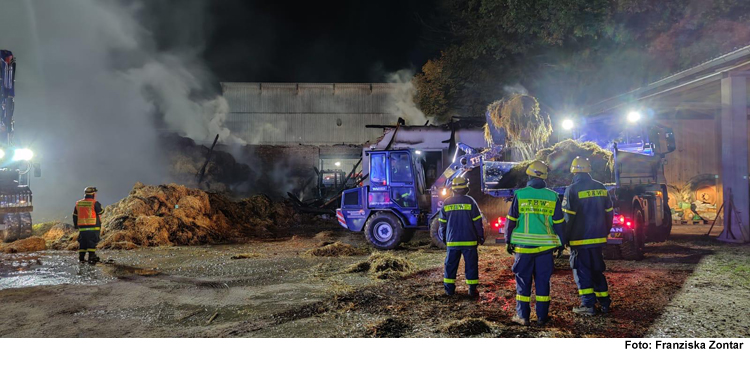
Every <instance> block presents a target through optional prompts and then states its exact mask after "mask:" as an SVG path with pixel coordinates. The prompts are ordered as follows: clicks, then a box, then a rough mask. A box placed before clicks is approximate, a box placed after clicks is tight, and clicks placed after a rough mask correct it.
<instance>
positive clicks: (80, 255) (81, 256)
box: [78, 252, 86, 263]
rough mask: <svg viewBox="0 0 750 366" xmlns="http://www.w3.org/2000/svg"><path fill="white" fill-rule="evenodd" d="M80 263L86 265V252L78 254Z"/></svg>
mask: <svg viewBox="0 0 750 366" xmlns="http://www.w3.org/2000/svg"><path fill="white" fill-rule="evenodd" d="M78 261H79V262H81V263H86V252H79V253H78Z"/></svg>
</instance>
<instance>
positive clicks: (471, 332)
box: [440, 318, 492, 337]
mask: <svg viewBox="0 0 750 366" xmlns="http://www.w3.org/2000/svg"><path fill="white" fill-rule="evenodd" d="M440 331H441V332H443V333H447V334H450V335H452V336H457V337H470V336H475V335H480V334H484V333H489V332H491V331H492V326H491V325H490V323H488V322H487V321H486V320H484V319H483V318H464V319H461V320H454V321H452V322H450V323H448V324H445V325H443V326H442V327H441V328H440Z"/></svg>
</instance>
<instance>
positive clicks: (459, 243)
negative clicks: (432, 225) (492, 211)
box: [438, 194, 484, 247]
mask: <svg viewBox="0 0 750 366" xmlns="http://www.w3.org/2000/svg"><path fill="white" fill-rule="evenodd" d="M438 222H439V223H440V236H441V238H442V239H443V240H445V244H446V245H447V246H449V247H465V246H474V245H477V244H478V242H483V241H484V224H483V223H482V212H480V211H479V206H478V205H477V202H476V201H474V199H473V198H471V197H470V196H466V195H460V194H456V195H454V196H453V197H449V198H448V199H446V200H445V202H444V203H443V207H442V208H441V209H440V212H439V213H438Z"/></svg>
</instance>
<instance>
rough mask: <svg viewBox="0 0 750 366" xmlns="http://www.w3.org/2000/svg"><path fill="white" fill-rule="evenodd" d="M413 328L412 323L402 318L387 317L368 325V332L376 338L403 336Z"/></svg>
mask: <svg viewBox="0 0 750 366" xmlns="http://www.w3.org/2000/svg"><path fill="white" fill-rule="evenodd" d="M411 329H412V327H411V325H409V324H407V323H406V322H404V321H403V320H401V319H398V318H386V319H385V320H382V321H380V322H378V323H376V324H373V325H371V326H370V327H368V330H367V333H368V334H369V335H370V336H373V337H376V338H401V337H403V336H404V334H406V332H408V331H410V330H411Z"/></svg>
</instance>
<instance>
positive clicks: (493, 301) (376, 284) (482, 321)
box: [0, 226, 750, 337]
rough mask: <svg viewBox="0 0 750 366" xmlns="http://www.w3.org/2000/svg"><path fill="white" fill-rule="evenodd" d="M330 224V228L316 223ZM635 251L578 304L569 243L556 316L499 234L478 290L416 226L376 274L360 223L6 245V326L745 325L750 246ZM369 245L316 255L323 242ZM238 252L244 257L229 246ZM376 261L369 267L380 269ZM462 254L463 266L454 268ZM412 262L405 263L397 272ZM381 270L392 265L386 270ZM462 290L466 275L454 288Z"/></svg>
mask: <svg viewBox="0 0 750 366" xmlns="http://www.w3.org/2000/svg"><path fill="white" fill-rule="evenodd" d="M322 230H332V232H329V233H326V234H318V235H317V236H316V235H315V233H317V232H319V231H322ZM674 231H675V235H674V237H673V239H672V240H670V241H668V242H666V243H661V244H655V245H650V246H648V249H647V253H646V259H645V260H643V261H640V262H628V261H609V262H608V263H607V265H608V272H607V276H608V279H609V281H610V287H611V289H610V293H611V295H612V298H613V307H612V310H613V311H612V313H610V314H607V315H599V316H596V317H592V318H581V317H576V316H574V315H573V314H572V313H571V312H570V309H571V308H572V307H573V306H575V305H576V303H577V291H576V288H575V284H574V283H573V278H572V274H571V271H570V269H569V268H568V263H567V254H566V255H565V256H564V257H563V258H561V259H558V260H556V270H555V272H554V275H553V279H552V282H553V283H552V286H553V290H552V310H551V313H552V314H551V315H552V316H553V322H552V323H551V324H550V325H548V326H546V327H537V326H535V325H532V326H531V327H520V326H516V325H513V324H511V323H510V318H511V316H512V315H513V312H514V306H515V300H514V298H515V290H514V282H513V276H512V273H511V272H510V265H511V262H512V258H511V257H510V256H509V255H508V254H506V253H505V251H504V248H503V247H493V246H485V247H481V248H480V281H481V285H480V290H481V292H482V294H481V296H480V298H479V299H471V298H469V297H468V296H465V295H459V296H456V297H453V298H448V297H446V296H444V295H443V293H442V277H443V276H442V261H443V258H444V253H443V252H442V251H440V250H437V249H433V248H430V246H429V241H428V240H427V239H426V237H424V236H419V235H418V236H417V237H416V238H415V239H414V240H413V241H412V242H411V243H409V244H408V245H407V246H406V247H405V248H402V249H401V250H398V251H395V252H394V254H395V255H396V256H397V257H400V258H404V259H406V260H408V261H409V262H410V263H411V264H412V267H410V268H408V269H407V271H406V273H402V272H393V273H390V274H389V275H388V276H378V274H377V273H372V271H371V272H353V271H352V270H351V268H352V266H353V265H358V264H361V263H362V262H365V261H367V258H368V254H366V253H367V252H368V251H369V248H367V246H366V245H365V243H364V242H363V238H362V237H361V235H359V234H353V233H348V232H345V231H342V230H339V229H337V228H336V227H335V226H330V227H325V228H321V227H316V228H303V229H300V230H299V232H297V233H290V234H289V237H287V238H284V239H280V240H276V241H264V242H244V243H235V244H226V245H214V246H200V247H168V248H147V249H138V250H131V251H116V250H112V251H107V250H105V251H100V256H101V257H103V258H105V259H107V260H108V261H109V262H110V263H107V264H98V265H96V266H93V267H92V266H89V265H79V264H78V263H77V261H76V258H75V257H76V254H75V253H73V252H63V251H47V252H37V253H28V254H3V255H0V307H1V308H2V313H3V316H2V317H0V336H3V337H453V336H463V337H467V336H480V337H748V336H750V319H748V317H747V315H746V314H747V310H746V309H748V308H749V307H750V246H741V245H729V244H724V243H719V242H716V241H714V240H713V239H707V238H704V237H702V236H700V235H697V234H699V233H702V232H705V231H707V227H693V226H688V227H676V228H675V230H674ZM334 241H338V242H341V244H342V245H344V244H350V245H352V246H354V247H355V248H361V249H362V250H350V251H349V254H354V255H352V256H340V257H317V256H313V255H311V254H309V253H308V251H309V250H311V249H315V248H318V247H320V246H321V245H322V243H331V242H334ZM233 258H237V259H233ZM373 270H374V269H373ZM462 271H463V268H460V269H459V277H458V279H459V281H458V282H461V281H460V280H462V279H463V277H462V274H461V273H462ZM402 275H403V276H402ZM378 277H383V278H385V279H380V278H378ZM465 291H466V287H465V285H463V284H461V285H459V293H461V294H463V293H465Z"/></svg>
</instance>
